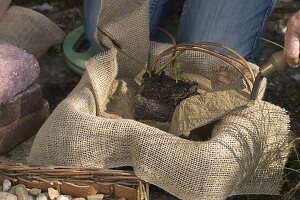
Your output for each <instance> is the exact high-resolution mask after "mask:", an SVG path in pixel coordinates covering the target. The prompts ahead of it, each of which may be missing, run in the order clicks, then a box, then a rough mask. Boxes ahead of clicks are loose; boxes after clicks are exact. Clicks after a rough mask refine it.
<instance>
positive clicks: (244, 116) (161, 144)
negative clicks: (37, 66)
mask: <svg viewBox="0 0 300 200" xmlns="http://www.w3.org/2000/svg"><path fill="white" fill-rule="evenodd" d="M108 8H109V9H108ZM148 8H149V5H148V0H138V1H129V0H119V1H108V0H104V1H103V2H102V12H101V16H99V24H101V26H102V27H101V28H102V29H104V30H106V31H108V32H110V33H111V34H113V35H114V36H115V37H116V39H117V40H119V41H120V42H121V43H122V44H123V48H122V50H123V51H125V52H127V53H129V54H130V55H132V56H134V57H135V58H136V59H138V60H139V61H140V62H141V63H143V64H146V62H147V60H148V58H150V59H149V60H152V59H153V57H154V56H155V55H157V53H159V52H161V51H162V50H163V49H165V48H166V46H165V45H162V44H158V43H154V44H152V45H151V46H150V45H149V44H150V43H149V40H148V33H149V29H148V26H147V25H148ZM98 36H99V40H100V41H101V43H102V44H104V45H106V46H107V47H110V50H107V51H105V52H103V53H100V54H99V55H97V56H95V57H94V58H92V59H91V60H89V61H88V62H87V65H86V66H87V71H86V73H85V74H84V75H83V77H82V79H81V81H80V83H79V84H78V85H77V86H76V88H75V89H74V90H73V91H72V92H71V93H70V94H69V96H68V97H67V98H66V99H65V100H64V101H62V102H61V103H60V104H59V105H58V106H57V108H56V109H55V110H54V112H53V113H52V115H51V116H50V117H49V119H48V120H47V121H46V123H45V124H44V125H43V127H42V128H41V129H40V131H39V133H38V134H37V136H36V138H35V140H34V143H33V147H32V149H31V152H30V156H29V161H30V162H32V163H39V164H55V165H72V166H82V167H84V166H96V167H104V168H110V167H118V166H127V165H129V166H133V167H134V172H135V174H136V175H137V176H138V177H139V178H141V179H143V180H145V181H147V182H150V183H152V184H155V185H158V186H159V187H161V188H163V189H165V190H166V191H168V192H170V193H172V194H173V195H175V196H177V197H179V198H182V199H193V200H195V199H225V198H226V197H228V196H230V195H234V194H249V193H252V194H253V193H254V194H278V193H279V190H280V187H281V183H282V172H283V167H284V164H285V161H286V159H287V155H288V150H289V145H288V141H287V138H288V133H289V117H288V116H287V114H286V111H284V110H283V109H281V108H279V107H277V106H275V105H272V104H270V103H267V102H264V101H262V100H260V99H258V100H257V101H256V102H253V105H252V106H249V107H247V108H245V109H243V110H241V111H239V112H235V113H233V114H231V115H226V116H223V117H222V118H221V119H220V120H219V121H218V122H217V124H216V125H215V126H214V130H213V135H212V139H210V140H209V141H204V142H193V141H189V140H185V139H182V138H179V137H177V136H175V135H173V134H171V133H167V132H165V131H162V130H160V129H158V128H155V127H153V126H149V125H146V124H144V123H141V122H138V121H135V120H133V119H132V112H133V104H132V103H133V98H134V96H135V95H136V93H137V88H138V84H136V82H134V81H133V78H134V77H135V76H136V75H137V74H138V73H139V72H140V71H141V70H142V68H143V67H144V66H140V65H138V64H136V63H135V62H133V61H132V60H131V59H129V58H128V57H126V56H124V55H123V53H121V52H119V51H117V49H115V48H114V47H112V43H111V41H110V40H109V39H108V38H107V37H106V36H104V35H102V34H101V33H98ZM149 52H150V56H149V57H148V54H149ZM179 60H180V62H181V64H182V67H181V68H180V71H179V74H181V75H183V74H184V73H190V74H196V75H199V76H202V77H205V78H206V79H208V80H210V81H211V82H212V84H211V86H212V88H213V90H212V91H210V92H211V93H214V92H217V91H227V90H228V89H230V88H231V89H234V90H235V91H244V90H245V88H240V85H239V84H237V85H239V86H238V87H237V85H236V84H232V83H234V82H236V81H237V82H239V80H241V78H240V76H238V75H237V73H236V71H235V70H234V69H233V68H232V67H231V66H230V65H229V64H228V63H226V62H224V61H222V60H221V59H219V58H217V57H215V56H212V55H210V54H207V53H201V52H191V51H188V52H186V53H185V54H182V56H180V58H179ZM162 62H163V61H162ZM232 62H233V63H234V64H235V65H237V66H238V67H240V68H242V66H241V65H240V64H239V63H238V62H235V61H232ZM253 68H256V70H257V69H258V68H257V67H255V66H253ZM169 74H170V75H172V73H171V71H169ZM220 76H221V78H222V79H220ZM117 77H118V78H117ZM224 78H225V79H226V81H227V82H226V83H223V84H221V83H220V80H223V79H224ZM263 86H265V84H263ZM263 91H264V88H262V89H261V95H260V97H261V96H262V94H263ZM247 105H248V104H247ZM231 109H232V107H231ZM214 112H215V113H217V114H218V113H219V112H218V110H217V109H216V111H214ZM165 128H166V127H165Z"/></svg>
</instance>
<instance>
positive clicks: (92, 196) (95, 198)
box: [86, 194, 104, 200]
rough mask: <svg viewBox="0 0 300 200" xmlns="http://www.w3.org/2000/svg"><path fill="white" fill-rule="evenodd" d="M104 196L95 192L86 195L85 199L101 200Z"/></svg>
mask: <svg viewBox="0 0 300 200" xmlns="http://www.w3.org/2000/svg"><path fill="white" fill-rule="evenodd" d="M103 197H104V195H103V194H96V195H90V196H87V197H86V198H87V200H102V199H103Z"/></svg>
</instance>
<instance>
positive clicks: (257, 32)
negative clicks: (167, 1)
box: [177, 0, 275, 60]
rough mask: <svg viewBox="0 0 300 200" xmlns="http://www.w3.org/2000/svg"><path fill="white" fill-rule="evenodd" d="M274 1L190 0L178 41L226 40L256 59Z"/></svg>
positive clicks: (183, 14) (230, 45)
mask: <svg viewBox="0 0 300 200" xmlns="http://www.w3.org/2000/svg"><path fill="white" fill-rule="evenodd" d="M274 4H275V0H186V1H185V4H184V8H183V11H182V14H181V19H180V25H179V29H178V35H177V40H178V42H179V43H197V42H200V41H211V42H218V43H223V44H226V45H227V46H229V47H231V48H233V49H234V50H236V51H237V52H239V53H240V54H241V55H242V56H244V57H246V58H247V59H248V60H252V59H253V54H254V52H255V49H256V47H257V43H258V40H259V38H260V36H261V33H262V31H263V26H264V24H265V21H266V19H267V17H268V15H269V14H270V13H271V11H272V8H273V6H274Z"/></svg>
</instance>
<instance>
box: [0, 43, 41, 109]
mask: <svg viewBox="0 0 300 200" xmlns="http://www.w3.org/2000/svg"><path fill="white" fill-rule="evenodd" d="M0 71H1V73H0V104H2V103H6V102H8V101H9V100H11V99H12V98H13V97H14V96H15V95H16V94H18V93H19V92H21V91H23V90H25V89H26V88H27V87H28V86H29V85H31V84H32V83H33V82H34V81H36V80H37V78H38V76H39V73H40V68H39V64H38V61H37V60H36V59H35V58H34V57H33V56H32V55H30V54H28V53H27V52H26V51H24V50H22V49H19V48H17V47H16V46H14V45H12V44H8V43H3V42H1V43H0Z"/></svg>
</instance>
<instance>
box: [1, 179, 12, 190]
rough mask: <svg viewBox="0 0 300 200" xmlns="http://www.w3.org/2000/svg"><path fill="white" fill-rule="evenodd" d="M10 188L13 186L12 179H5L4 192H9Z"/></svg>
mask: <svg viewBox="0 0 300 200" xmlns="http://www.w3.org/2000/svg"><path fill="white" fill-rule="evenodd" d="M10 188H11V182H10V180H8V179H4V181H3V186H2V189H3V192H7V191H8V190H9V189H10Z"/></svg>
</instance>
